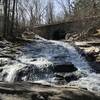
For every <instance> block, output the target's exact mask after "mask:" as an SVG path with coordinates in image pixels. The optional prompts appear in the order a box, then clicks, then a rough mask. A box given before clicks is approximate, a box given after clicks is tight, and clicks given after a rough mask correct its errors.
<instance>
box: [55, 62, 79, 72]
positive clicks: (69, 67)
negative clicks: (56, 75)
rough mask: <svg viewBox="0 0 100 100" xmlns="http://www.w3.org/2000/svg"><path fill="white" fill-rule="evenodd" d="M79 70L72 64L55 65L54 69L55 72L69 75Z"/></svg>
mask: <svg viewBox="0 0 100 100" xmlns="http://www.w3.org/2000/svg"><path fill="white" fill-rule="evenodd" d="M76 70H77V68H76V67H75V66H74V65H73V64H72V63H70V62H68V63H66V64H59V65H57V64H55V65H54V67H53V71H54V72H67V73H71V72H74V71H76Z"/></svg>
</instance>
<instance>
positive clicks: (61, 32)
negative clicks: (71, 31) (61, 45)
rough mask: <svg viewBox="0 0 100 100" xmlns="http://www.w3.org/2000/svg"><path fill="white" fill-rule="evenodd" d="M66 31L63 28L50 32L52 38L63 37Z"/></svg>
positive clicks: (58, 38)
mask: <svg viewBox="0 0 100 100" xmlns="http://www.w3.org/2000/svg"><path fill="white" fill-rule="evenodd" d="M65 35H66V32H65V31H64V30H55V31H54V32H53V34H52V39H53V40H61V39H65Z"/></svg>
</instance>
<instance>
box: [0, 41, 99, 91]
mask: <svg viewBox="0 0 100 100" xmlns="http://www.w3.org/2000/svg"><path fill="white" fill-rule="evenodd" d="M21 48H22V52H23V55H22V56H20V57H18V58H17V59H16V60H15V61H13V62H12V61H11V62H12V64H10V63H9V64H6V65H5V66H3V67H1V68H0V69H3V71H2V72H1V73H0V80H4V81H8V82H13V81H14V80H15V78H16V76H17V73H18V72H20V71H22V70H23V73H22V74H21V75H22V80H23V81H27V80H31V81H32V80H34V81H35V82H37V81H40V80H41V81H40V82H44V81H47V82H48V80H49V79H52V78H53V76H52V75H51V74H53V73H49V71H47V70H46V69H47V68H48V67H49V66H51V65H53V63H63V62H72V63H73V64H74V65H75V67H77V68H78V70H79V71H81V72H83V73H86V75H87V77H82V78H80V79H79V80H77V81H73V82H70V83H69V84H70V85H79V86H81V87H86V88H88V89H89V90H91V91H92V90H93V91H98V92H100V82H99V80H100V74H96V73H91V68H90V66H89V65H88V63H87V61H86V60H85V59H84V57H82V56H81V55H80V54H79V53H78V51H77V50H76V49H75V48H74V47H73V46H72V45H70V44H69V43H65V42H61V41H52V40H45V39H43V40H36V42H35V43H31V44H27V45H25V46H23V47H21ZM30 65H32V66H31V67H30ZM28 67H29V69H28ZM35 67H36V68H37V69H38V70H37V69H36V70H37V71H38V72H40V73H38V74H37V72H34V70H35V69H34V68H35ZM27 70H28V71H27ZM24 71H25V72H26V73H27V75H28V73H31V74H33V75H29V78H28V79H27V78H26V76H27V75H26V74H25V73H24ZM24 74H25V75H24ZM39 74H40V75H39ZM42 74H44V75H42ZM41 76H43V77H45V78H43V77H42V78H41ZM30 77H31V79H30ZM34 77H36V78H34ZM93 78H94V80H93ZM49 81H50V80H49Z"/></svg>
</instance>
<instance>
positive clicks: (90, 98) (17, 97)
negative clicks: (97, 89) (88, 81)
mask: <svg viewBox="0 0 100 100" xmlns="http://www.w3.org/2000/svg"><path fill="white" fill-rule="evenodd" d="M0 100H100V95H97V94H94V93H91V92H89V91H87V90H86V89H81V88H79V87H74V86H73V87H68V86H60V87H59V86H51V85H42V84H35V83H29V82H27V83H25V82H22V83H13V84H12V83H3V82H0Z"/></svg>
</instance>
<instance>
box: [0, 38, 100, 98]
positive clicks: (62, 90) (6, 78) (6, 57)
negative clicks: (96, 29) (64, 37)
mask: <svg viewBox="0 0 100 100" xmlns="http://www.w3.org/2000/svg"><path fill="white" fill-rule="evenodd" d="M93 78H94V80H93ZM99 79H100V75H99V73H98V74H97V73H96V72H95V71H94V69H93V68H92V67H91V66H90V64H89V62H87V60H86V59H85V57H84V56H82V55H81V54H80V53H79V52H78V51H77V49H76V48H75V47H74V46H72V45H71V44H70V43H65V42H61V41H52V40H46V39H43V38H41V37H38V38H37V39H34V40H32V41H31V43H30V42H29V43H28V41H27V42H26V43H25V42H22V41H21V43H11V42H8V41H5V40H4V41H0V81H1V83H0V93H1V95H0V97H1V100H84V98H88V99H89V100H99V99H98V98H99V97H98V96H99V95H100V82H99ZM40 84H42V85H40ZM43 84H44V85H46V86H44V85H43ZM62 86H63V87H62ZM76 87H77V88H76ZM83 88H84V89H83ZM89 91H90V92H89ZM21 92H22V94H21ZM2 94H4V95H2ZM6 94H7V95H6ZM25 94H26V95H25ZM95 94H98V96H97V95H95ZM24 95H25V96H24ZM74 97H75V98H76V99H74ZM7 98H10V99H7ZM25 98H27V99H25ZM79 98H81V99H79ZM94 98H95V99H94ZM88 99H86V100H88Z"/></svg>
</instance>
